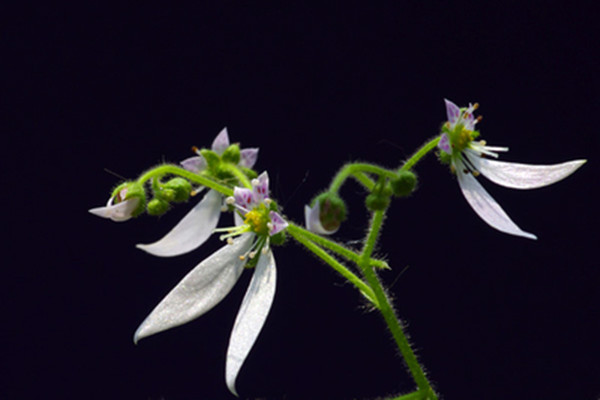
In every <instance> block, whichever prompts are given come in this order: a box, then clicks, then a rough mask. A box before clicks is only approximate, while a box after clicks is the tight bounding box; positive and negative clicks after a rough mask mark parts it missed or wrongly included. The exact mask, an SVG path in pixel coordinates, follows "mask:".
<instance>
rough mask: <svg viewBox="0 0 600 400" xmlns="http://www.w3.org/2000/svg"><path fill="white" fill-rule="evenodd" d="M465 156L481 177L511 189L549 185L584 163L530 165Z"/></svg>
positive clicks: (471, 155)
mask: <svg viewBox="0 0 600 400" xmlns="http://www.w3.org/2000/svg"><path fill="white" fill-rule="evenodd" d="M465 154H466V155H467V158H468V159H469V161H470V162H471V164H473V166H474V167H475V168H476V169H477V170H478V171H479V172H481V173H482V174H483V176H485V177H486V178H488V179H489V180H490V181H492V182H494V183H496V184H498V185H500V186H505V187H509V188H513V189H536V188H539V187H543V186H548V185H551V184H553V183H555V182H558V181H560V180H562V179H564V178H566V177H567V176H569V175H571V174H572V173H573V172H575V171H576V170H577V169H578V168H579V167H581V166H582V165H583V164H585V162H586V160H574V161H568V162H564V163H561V164H554V165H531V164H519V163H512V162H505V161H496V160H490V159H487V158H481V157H477V156H475V155H473V154H469V153H465Z"/></svg>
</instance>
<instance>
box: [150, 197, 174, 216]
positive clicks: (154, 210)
mask: <svg viewBox="0 0 600 400" xmlns="http://www.w3.org/2000/svg"><path fill="white" fill-rule="evenodd" d="M169 207H170V206H169V203H168V202H167V201H165V200H163V199H158V198H153V199H152V200H150V201H149V202H148V207H147V210H148V214H150V215H154V216H159V215H163V214H164V213H166V212H167V211H168V210H169Z"/></svg>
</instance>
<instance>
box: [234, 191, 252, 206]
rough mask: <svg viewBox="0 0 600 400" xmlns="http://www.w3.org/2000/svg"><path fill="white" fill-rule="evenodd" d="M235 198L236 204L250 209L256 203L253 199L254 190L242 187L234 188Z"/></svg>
mask: <svg viewBox="0 0 600 400" xmlns="http://www.w3.org/2000/svg"><path fill="white" fill-rule="evenodd" d="M233 198H234V199H235V204H236V205H237V206H239V207H242V208H243V209H246V210H248V209H250V207H251V206H252V205H253V204H254V203H253V200H252V190H250V189H246V188H240V187H237V186H236V187H234V188H233Z"/></svg>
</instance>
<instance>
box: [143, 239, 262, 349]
mask: <svg viewBox="0 0 600 400" xmlns="http://www.w3.org/2000/svg"><path fill="white" fill-rule="evenodd" d="M253 239H254V234H251V233H248V234H244V235H242V236H240V237H239V238H237V239H236V240H234V241H233V244H230V245H229V244H228V245H225V246H223V247H222V248H221V249H220V250H217V251H216V252H215V253H213V254H212V255H211V256H210V257H208V258H207V259H205V260H204V261H202V262H201V263H200V264H198V265H197V266H196V267H195V268H194V269H192V270H191V271H190V272H189V273H188V274H187V275H186V276H185V277H184V278H183V279H182V280H181V281H180V282H179V283H178V284H177V286H175V287H174V288H173V290H171V292H170V293H169V294H168V295H167V296H166V297H165V298H164V299H163V300H162V301H161V302H160V303H159V304H158V306H156V308H155V309H154V310H152V312H151V313H150V315H148V317H147V318H146V319H145V320H144V322H142V324H141V325H140V327H139V328H138V329H137V331H136V332H135V335H134V337H133V341H134V342H135V343H137V342H138V341H139V340H140V339H143V338H145V337H147V336H150V335H153V334H155V333H158V332H162V331H164V330H167V329H170V328H173V327H176V326H179V325H182V324H185V323H186V322H189V321H191V320H193V319H195V318H198V317H199V316H201V315H202V314H204V313H206V312H207V311H209V310H210V309H211V308H213V307H214V306H215V305H217V304H218V303H219V302H220V301H221V300H222V299H223V298H224V297H225V296H226V295H227V294H228V293H229V292H230V291H231V288H233V286H234V285H235V283H236V282H237V280H238V278H239V277H240V275H241V273H242V271H243V269H244V264H245V261H242V260H240V256H241V255H242V254H244V253H246V252H247V251H248V250H249V249H250V246H251V245H252V240H253Z"/></svg>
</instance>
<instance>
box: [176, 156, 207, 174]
mask: <svg viewBox="0 0 600 400" xmlns="http://www.w3.org/2000/svg"><path fill="white" fill-rule="evenodd" d="M179 164H181V166H182V167H183V168H185V169H187V170H188V171H191V172H195V173H198V172H200V171H203V170H205V169H206V160H205V159H204V157H202V156H194V157H190V158H186V159H185V160H183V161H182V162H180V163H179Z"/></svg>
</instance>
